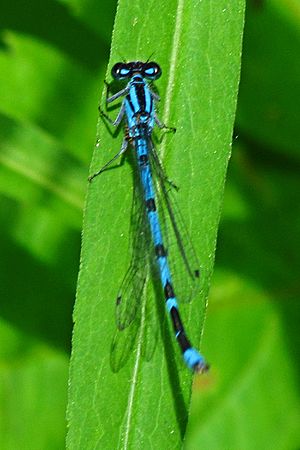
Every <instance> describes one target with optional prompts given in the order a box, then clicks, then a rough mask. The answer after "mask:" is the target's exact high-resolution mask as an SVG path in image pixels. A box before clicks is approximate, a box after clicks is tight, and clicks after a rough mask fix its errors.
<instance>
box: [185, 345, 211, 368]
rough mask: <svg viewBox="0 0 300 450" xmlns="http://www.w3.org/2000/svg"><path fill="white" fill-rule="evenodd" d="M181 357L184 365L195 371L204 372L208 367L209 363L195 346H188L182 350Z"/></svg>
mask: <svg viewBox="0 0 300 450" xmlns="http://www.w3.org/2000/svg"><path fill="white" fill-rule="evenodd" d="M183 358H184V361H185V363H186V365H187V366H188V367H189V368H190V369H191V370H193V372H195V373H205V372H207V371H208V369H209V365H208V364H207V363H206V361H205V359H204V358H203V356H202V355H200V353H198V351H197V350H196V349H195V348H192V347H190V348H188V349H187V350H186V351H185V352H184V354H183Z"/></svg>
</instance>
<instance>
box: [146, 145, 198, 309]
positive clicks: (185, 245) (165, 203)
mask: <svg viewBox="0 0 300 450" xmlns="http://www.w3.org/2000/svg"><path fill="white" fill-rule="evenodd" d="M150 155H151V158H150V161H151V166H152V173H153V178H154V181H155V184H156V187H157V189H156V194H157V200H156V204H157V209H158V214H159V218H160V222H161V227H162V234H163V239H164V241H165V243H166V244H165V246H166V247H167V252H168V253H167V254H168V262H169V266H170V271H171V276H172V283H173V287H174V291H175V294H176V296H177V298H178V300H179V301H181V302H189V301H191V300H192V299H193V298H194V297H195V295H197V293H198V292H199V291H200V264H199V261H198V258H197V255H196V252H195V250H194V246H193V244H192V240H191V238H190V236H189V233H188V231H187V227H186V225H185V223H184V220H183V217H182V214H181V212H180V209H179V207H178V205H177V202H176V199H175V197H174V195H175V193H174V191H175V186H174V185H173V183H172V182H170V181H169V180H168V178H167V176H166V174H165V172H164V170H163V167H162V164H161V163H160V160H159V158H158V155H157V153H156V151H155V148H154V146H153V144H152V147H151V153H150Z"/></svg>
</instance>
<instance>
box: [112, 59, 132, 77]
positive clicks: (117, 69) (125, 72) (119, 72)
mask: <svg viewBox="0 0 300 450" xmlns="http://www.w3.org/2000/svg"><path fill="white" fill-rule="evenodd" d="M130 72H131V68H130V66H129V65H128V64H124V63H117V64H115V65H114V66H113V68H112V69H111V74H112V77H113V78H114V79H115V80H124V79H125V78H129V76H130Z"/></svg>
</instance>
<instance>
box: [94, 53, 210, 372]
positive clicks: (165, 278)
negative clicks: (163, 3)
mask: <svg viewBox="0 0 300 450" xmlns="http://www.w3.org/2000/svg"><path fill="white" fill-rule="evenodd" d="M160 75H161V69H160V67H159V65H158V64H157V63H155V62H148V61H147V62H141V61H133V62H129V63H123V62H121V63H117V64H115V65H114V66H113V68H112V76H113V78H114V79H115V80H119V81H120V80H128V81H127V85H126V87H125V88H124V89H122V90H121V91H119V92H117V93H116V94H114V95H112V96H111V97H108V96H107V97H106V104H110V103H112V102H114V101H115V100H117V99H119V98H121V97H123V100H122V104H121V108H120V111H119V113H118V115H117V118H116V119H115V120H114V121H113V120H111V119H110V117H109V116H107V114H105V113H104V112H103V111H101V114H102V116H104V117H105V118H106V120H108V121H109V122H110V123H111V124H112V125H113V126H115V127H118V126H119V125H120V123H121V122H122V120H123V119H125V135H124V139H123V142H122V145H121V149H120V151H119V152H118V153H117V154H116V155H115V156H114V157H113V158H112V159H111V160H110V161H108V162H107V163H106V164H105V165H104V166H103V167H102V168H101V169H100V170H99V171H98V172H96V173H95V174H94V175H92V176H90V177H89V180H90V181H91V180H92V179H94V178H95V177H96V176H98V175H99V174H101V173H102V172H103V171H104V170H105V169H106V168H107V167H108V166H109V165H110V164H111V163H112V162H113V161H115V160H116V159H117V158H119V157H120V156H121V155H122V154H123V153H124V152H125V151H126V149H127V147H128V145H131V146H132V147H133V148H134V150H135V156H136V158H135V160H136V166H137V172H138V173H139V176H138V180H137V186H136V187H135V190H134V193H135V195H134V202H136V204H139V205H140V206H138V207H137V206H135V207H134V208H133V209H134V210H135V214H136V218H135V225H136V230H135V236H134V237H133V253H132V259H131V263H130V266H129V268H128V270H127V272H126V275H125V277H124V279H123V282H122V284H121V288H120V291H119V294H118V296H117V300H116V315H117V326H118V328H119V330H124V329H125V328H127V327H128V326H129V325H130V324H131V323H132V321H133V320H134V318H135V316H136V314H137V310H138V308H139V306H140V304H141V299H142V296H143V292H144V291H145V283H146V278H147V273H146V272H147V270H149V263H148V262H147V258H149V252H150V259H152V260H154V261H156V270H158V273H159V278H160V283H161V286H162V289H163V292H164V296H165V302H166V308H167V310H168V312H169V314H170V318H171V321H172V324H173V328H174V332H175V337H176V340H177V342H178V344H179V347H180V349H181V351H182V354H183V358H184V361H185V363H186V365H187V366H188V367H189V368H190V369H192V370H193V371H195V372H205V371H206V370H207V369H208V365H207V363H206V362H205V359H204V357H203V356H202V355H201V354H200V353H198V351H197V350H196V349H195V348H193V347H192V345H191V343H190V341H189V339H188V338H187V335H186V332H185V329H184V327H183V324H182V321H181V317H180V314H179V310H178V303H177V297H178V298H179V300H181V301H188V300H189V299H190V298H192V297H193V295H194V294H195V292H196V291H197V288H198V286H199V277H200V269H199V264H198V261H197V258H196V256H195V253H194V250H193V246H192V244H191V240H190V238H189V236H188V234H187V233H186V232H184V236H182V234H181V231H180V230H181V228H182V227H183V223H182V219H181V218H180V220H179V222H178V215H179V216H180V213H179V212H178V211H177V212H176V210H178V208H176V207H175V211H174V209H173V208H174V207H173V201H172V200H171V196H170V193H169V189H168V187H167V185H168V184H169V187H170V188H171V189H174V188H175V189H176V186H175V185H174V184H173V183H172V182H170V181H169V180H168V178H167V177H166V175H165V173H164V170H163V168H162V165H161V163H160V160H159V158H158V155H157V153H156V151H155V148H154V145H153V139H152V131H153V128H154V126H155V125H157V126H158V127H159V128H161V129H163V128H166V129H169V130H173V131H174V129H170V128H168V127H167V126H166V125H164V123H162V122H161V121H160V120H159V119H158V117H157V114H156V108H155V105H156V103H157V102H158V101H159V96H158V95H157V93H156V92H154V91H153V90H152V88H151V86H150V82H152V81H153V80H156V79H158V78H159V77H160ZM107 91H108V86H107ZM166 222H167V223H168V226H165V223H166ZM178 223H180V224H181V225H180V226H179V225H178ZM169 233H172V234H173V236H174V242H175V244H176V246H177V249H178V251H177V259H179V258H180V259H181V264H182V267H183V270H184V273H180V280H181V282H180V286H179V279H178V277H177V275H176V261H175V258H174V257H172V248H170V249H168V245H166V242H167V243H168V242H169ZM147 237H148V238H149V240H150V241H151V242H152V245H150V246H149V245H148V243H147ZM177 279H178V286H177V285H176V282H177ZM182 280H183V282H182ZM173 281H174V282H175V284H174V288H173ZM175 290H176V293H177V295H175ZM179 293H180V294H179Z"/></svg>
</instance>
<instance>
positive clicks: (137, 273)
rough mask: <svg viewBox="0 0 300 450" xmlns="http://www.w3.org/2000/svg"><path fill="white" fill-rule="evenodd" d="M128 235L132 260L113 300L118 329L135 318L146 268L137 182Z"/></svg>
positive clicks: (146, 236)
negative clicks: (114, 300) (114, 301)
mask: <svg viewBox="0 0 300 450" xmlns="http://www.w3.org/2000/svg"><path fill="white" fill-rule="evenodd" d="M130 236H131V239H130V245H131V247H132V257H131V262H130V264H129V267H128V270H127V272H126V274H125V277H124V279H123V281H122V284H121V286H120V289H119V292H118V296H117V299H116V323H117V327H118V329H119V330H124V329H125V328H127V327H128V326H129V325H130V324H131V322H132V321H133V320H134V319H135V317H136V314H137V311H138V310H139V308H140V306H141V302H142V298H143V291H144V286H145V281H146V278H147V275H148V271H149V257H148V251H149V250H148V249H149V231H148V224H147V220H146V211H145V207H144V205H143V202H142V197H141V188H140V185H139V183H138V182H137V183H136V184H135V186H134V191H133V202H132V211H131V226H130Z"/></svg>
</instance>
